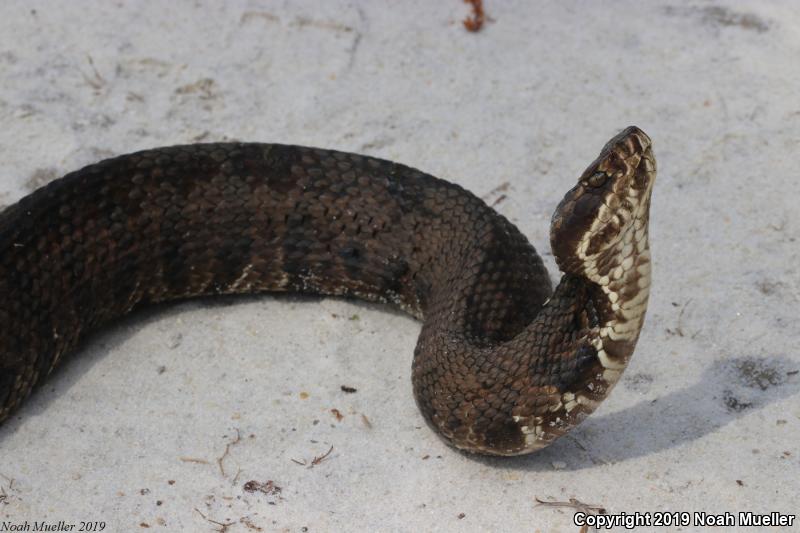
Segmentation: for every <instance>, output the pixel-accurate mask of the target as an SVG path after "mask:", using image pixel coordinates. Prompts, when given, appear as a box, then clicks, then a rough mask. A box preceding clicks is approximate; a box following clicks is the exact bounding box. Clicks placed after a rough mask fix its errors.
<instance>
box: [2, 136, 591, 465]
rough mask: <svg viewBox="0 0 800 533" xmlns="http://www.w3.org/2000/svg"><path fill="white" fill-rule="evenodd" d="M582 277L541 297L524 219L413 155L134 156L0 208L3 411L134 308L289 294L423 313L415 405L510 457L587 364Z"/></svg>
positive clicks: (261, 152)
mask: <svg viewBox="0 0 800 533" xmlns="http://www.w3.org/2000/svg"><path fill="white" fill-rule="evenodd" d="M587 287H588V285H587V282H586V281H585V280H581V279H579V278H574V279H573V280H572V281H570V282H569V283H562V284H561V286H559V289H558V290H557V292H556V294H555V295H554V297H553V301H552V302H551V304H550V305H548V306H547V307H545V308H543V307H542V306H543V303H544V302H545V300H546V299H547V298H548V297H549V296H550V295H551V284H550V280H549V277H548V274H547V272H546V271H545V269H544V267H543V265H542V262H541V260H540V258H539V256H538V255H537V254H536V251H535V250H534V248H533V247H532V246H531V245H530V244H529V243H528V241H527V240H526V239H525V238H524V237H523V236H522V235H521V234H520V233H519V231H518V230H517V229H516V228H515V227H514V226H513V225H512V224H511V223H510V222H508V221H507V220H506V219H505V218H503V217H502V216H500V215H498V214H497V213H496V212H494V211H493V210H492V209H491V208H489V207H487V206H486V204H484V203H483V202H482V201H481V200H479V199H478V198H476V197H475V196H474V195H472V194H471V193H469V192H467V191H465V190H464V189H462V188H461V187H459V186H457V185H454V184H451V183H448V182H445V181H442V180H439V179H437V178H434V177H432V176H429V175H427V174H423V173H421V172H419V171H417V170H414V169H412V168H409V167H405V166H402V165H398V164H395V163H391V162H388V161H383V160H379V159H374V158H370V157H364V156H360V155H355V154H348V153H342V152H335V151H328V150H319V149H312V148H303V147H297V146H283V145H274V144H273V145H270V144H238V143H236V144H233V143H232V144H206V145H191V146H175V147H169V148H159V149H155V150H148V151H143V152H138V153H135V154H129V155H125V156H121V157H117V158H114V159H110V160H107V161H103V162H100V163H98V164H95V165H91V166H88V167H86V168H84V169H82V170H79V171H77V172H73V173H71V174H68V175H66V176H65V177H64V178H62V179H60V180H57V181H55V182H53V183H51V184H49V185H47V186H46V187H44V188H42V189H40V190H38V191H36V192H34V193H33V194H31V195H30V196H28V197H26V198H23V199H22V200H20V202H19V203H17V204H16V205H13V206H11V207H9V208H8V209H6V210H5V211H4V212H2V213H0V323H2V324H3V327H2V329H0V421H2V420H4V419H5V418H7V417H8V416H9V415H10V414H11V413H12V412H13V411H14V410H15V409H16V408H17V407H18V406H19V404H20V403H21V402H22V400H24V398H25V397H26V396H27V395H28V394H29V393H30V391H31V389H32V387H33V386H35V385H36V384H38V383H40V382H41V381H42V379H43V378H44V377H45V376H47V375H48V374H49V373H50V372H51V371H52V369H53V368H54V367H55V365H56V364H57V363H58V362H59V361H60V360H62V359H63V356H64V355H66V354H68V353H69V352H71V351H73V350H74V349H75V347H76V346H77V345H78V344H79V343H80V342H81V341H82V340H83V339H85V338H86V337H87V336H88V335H89V334H90V333H91V332H92V331H95V330H97V329H98V328H100V327H101V326H103V325H104V324H106V323H107V322H109V321H111V320H113V319H115V318H117V317H119V316H121V315H124V314H125V313H127V312H129V311H130V310H131V309H133V308H134V307H138V306H141V305H144V304H147V303H149V302H161V301H166V300H175V299H181V298H187V297H192V296H198V295H210V294H224V293H253V292H264V291H294V292H305V293H314V294H327V295H342V296H354V297H358V298H362V299H366V300H372V301H383V302H389V303H392V304H395V305H398V306H399V307H401V308H402V309H404V310H406V311H407V312H409V313H411V314H413V315H415V316H417V317H418V318H421V319H422V320H423V327H422V332H421V334H420V338H419V341H418V344H417V348H416V351H415V358H414V366H413V383H414V392H415V395H416V398H417V402H418V404H419V406H420V408H421V410H422V412H423V414H424V416H425V418H426V419H427V420H428V421H429V422H430V423H431V424H432V425H433V426H434V427H435V428H436V429H437V430H438V431H439V432H440V433H441V434H442V435H443V436H444V437H445V438H446V439H447V440H448V441H449V442H451V443H452V444H454V445H456V446H458V447H460V448H464V449H468V450H471V451H479V452H485V453H501V454H509V453H519V452H521V451H525V450H527V449H526V448H525V443H524V436H523V435H522V433H521V431H520V427H519V425H518V424H517V423H516V421H515V420H514V419H513V416H515V415H525V416H530V415H535V414H543V415H546V414H547V412H548V407H549V406H550V405H552V399H553V398H555V397H558V396H559V395H560V394H561V393H562V392H564V391H566V390H568V389H570V387H573V388H574V387H575V386H576V384H577V383H579V382H581V380H583V378H584V374H585V373H586V372H588V371H591V372H595V370H596V369H594V368H593V367H595V366H597V365H598V363H597V357H596V354H595V353H593V352H592V349H591V348H587V347H586V346H584V345H583V344H585V332H586V331H588V330H589V329H591V328H592V327H595V326H596V325H597V321H598V318H597V312H596V310H595V308H594V307H592V306H590V305H587V303H586V300H587V297H588V296H587V290H589V288H587ZM587 375H588V374H587ZM581 386H582V385H581Z"/></svg>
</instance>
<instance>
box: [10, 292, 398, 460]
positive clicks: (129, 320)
mask: <svg viewBox="0 0 800 533" xmlns="http://www.w3.org/2000/svg"><path fill="white" fill-rule="evenodd" d="M326 298H330V297H326V296H320V295H312V294H299V293H279V292H278V293H265V294H232V295H216V296H205V297H198V298H189V299H185V300H178V301H173V302H164V303H157V304H149V305H145V306H142V307H141V308H137V309H134V310H133V311H132V312H130V313H129V314H127V315H125V316H123V317H120V318H118V319H115V320H112V321H111V322H110V323H109V324H108V325H106V326H103V327H101V328H100V329H99V330H98V331H96V332H93V333H90V334H89V335H88V336H87V338H85V339H83V340H82V341H81V342H80V343H79V346H78V347H77V350H75V351H74V352H72V353H70V354H68V355H67V356H65V358H64V360H63V361H62V362H61V364H59V365H58V366H57V367H56V368H55V369H54V370H53V372H52V373H51V374H50V375H49V376H47V377H46V378H45V379H44V380H43V381H42V382H41V383H40V384H39V385H38V386H36V387H35V388H34V390H33V392H32V394H31V395H30V396H29V397H28V398H27V399H26V400H25V401H24V403H23V405H22V406H20V408H19V409H18V410H17V411H16V412H15V413H14V414H12V415H11V417H9V418H8V419H7V420H6V421H5V422H3V423H2V424H0V449H2V445H3V443H4V442H5V440H6V439H7V438H8V437H9V436H10V435H12V434H14V433H16V432H18V431H20V430H21V429H22V428H23V427H24V426H25V424H26V421H27V420H30V419H32V418H35V417H49V419H51V420H52V425H53V431H54V432H57V431H58V426H59V425H60V424H68V422H64V421H61V420H57V419H56V418H55V417H54V416H53V414H52V412H49V406H50V405H51V404H52V403H53V402H55V401H56V400H58V399H59V398H60V397H62V396H64V395H66V394H69V393H70V392H71V391H72V392H74V391H75V390H78V389H77V387H82V386H85V385H84V384H83V383H82V381H81V380H82V377H83V376H84V375H85V374H87V373H88V372H89V371H90V370H91V368H92V367H93V366H94V365H96V364H97V363H99V362H100V361H101V360H103V359H104V358H105V357H107V356H110V355H112V354H114V353H115V352H117V351H119V347H120V346H122V345H124V344H126V343H127V342H128V340H129V339H130V338H131V337H132V336H134V335H136V334H138V333H139V332H140V331H141V330H142V329H144V328H145V327H147V326H149V325H151V324H154V323H157V322H160V321H167V320H168V319H174V318H176V317H178V316H180V315H181V314H183V313H186V312H187V311H190V310H193V309H197V308H224V307H229V306H233V305H240V304H244V303H255V302H266V301H278V302H284V303H298V304H306V303H319V302H321V301H323V300H324V299H326ZM343 300H344V301H350V302H352V301H355V300H347V299H343ZM359 304H360V305H361V306H363V307H366V308H367V309H370V310H380V311H382V312H384V313H390V314H394V315H397V316H404V317H405V316H407V315H405V314H404V313H403V312H402V311H399V310H397V309H394V308H392V307H390V306H388V305H385V304H381V303H373V302H361V301H359ZM276 312H277V311H276ZM220 335H224V333H220ZM163 351H164V353H165V354H168V352H169V348H168V347H167V346H164V347H163ZM136 355H137V354H136V353H129V354H128V357H129V358H130V357H136ZM154 370H155V369H154V368H142V369H141V372H148V371H154ZM120 394H133V392H131V391H121V392H120ZM73 423H74V420H73ZM87 423H91V418H90V417H87Z"/></svg>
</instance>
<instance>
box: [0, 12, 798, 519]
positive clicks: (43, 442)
mask: <svg viewBox="0 0 800 533" xmlns="http://www.w3.org/2000/svg"><path fill="white" fill-rule="evenodd" d="M674 3H675V4H676V6H675V7H668V6H667V5H666V4H663V5H657V4H658V3H656V2H637V1H630V2H616V3H613V4H611V3H609V4H608V5H601V3H599V2H598V3H595V2H592V3H590V2H580V3H574V4H570V3H567V2H563V3H562V2H551V3H545V2H542V3H538V5H536V6H533V5H532V4H531V3H530V2H525V1H522V0H519V1H514V2H512V1H507V0H503V1H500V0H491V1H488V4H487V7H486V9H487V11H488V13H489V15H490V16H491V17H492V18H493V19H494V22H492V23H490V24H489V25H488V26H487V27H486V28H485V31H483V32H481V33H479V34H471V33H468V32H466V31H465V30H464V29H463V28H462V26H461V24H460V19H461V18H463V17H464V16H465V15H466V13H467V11H468V8H467V6H466V5H464V4H462V3H461V2H460V1H458V0H450V1H442V2H426V1H422V0H419V1H416V2H413V3H412V2H403V3H402V4H399V3H398V5H394V6H393V7H380V6H381V5H383V3H379V2H368V1H366V0H364V1H362V2H357V3H355V2H332V1H327V0H326V1H323V0H317V1H311V0H309V1H305V2H291V3H289V2H277V1H275V2H266V1H262V2H257V1H250V2H247V1H236V2H225V3H224V4H223V3H221V2H217V3H212V2H188V1H185V2H170V3H169V4H168V3H166V2H152V3H148V4H146V5H145V4H144V3H140V2H130V3H129V5H127V6H119V5H118V4H120V2H114V3H112V2H102V1H97V0H95V1H84V2H44V1H40V2H28V1H5V2H2V3H0V124H2V127H0V160H2V161H3V165H4V166H3V174H2V177H1V178H0V204H8V203H11V202H13V201H15V200H17V199H18V198H20V197H21V196H22V195H24V194H26V193H28V192H30V191H31V190H32V189H33V188H35V187H36V186H39V185H41V184H42V183H45V182H47V181H49V180H50V179H52V178H53V177H56V176H58V175H61V174H63V173H64V172H66V171H68V170H71V169H75V168H78V167H80V166H83V165H84V164H87V163H90V162H92V161H94V160H97V159H99V158H102V157H106V156H108V155H111V154H117V153H124V152H129V151H133V150H136V149H141V148H146V147H152V146H158V145H166V144H176V143H184V142H192V141H195V140H198V139H201V140H204V141H211V140H224V139H240V140H254V141H276V142H285V143H298V144H308V145H317V146H323V147H330V148H338V149H343V150H349V151H356V152H363V153H368V154H371V155H376V156H380V157H385V158H389V159H393V160H397V161H400V162H403V163H406V164H409V165H412V166H415V167H418V168H420V169H424V170H426V171H428V172H431V173H433V174H435V175H438V176H440V177H443V178H447V179H450V180H452V181H454V182H457V183H460V184H461V185H463V186H465V187H467V188H468V189H470V190H472V191H474V192H475V193H477V194H478V195H484V194H488V196H487V198H488V201H489V202H494V201H496V200H498V199H499V198H500V194H504V195H505V199H504V200H503V201H501V202H500V203H499V204H498V205H497V209H498V210H499V211H500V212H502V213H503V214H505V215H506V216H507V217H509V218H510V219H511V220H512V221H514V222H515V223H516V224H518V225H519V227H520V228H521V230H522V231H523V233H525V234H526V235H528V236H529V238H530V239H531V241H532V242H533V243H534V245H535V246H536V247H537V248H538V249H539V250H541V251H542V252H544V253H548V254H549V245H548V241H547V238H548V224H549V218H550V215H551V213H552V210H553V208H554V207H555V205H556V203H557V202H558V201H559V200H560V198H561V196H562V195H563V193H564V192H565V191H566V190H567V189H568V188H569V187H571V185H572V183H573V182H574V180H575V178H576V177H577V175H578V174H579V173H580V172H581V171H582V170H583V168H584V167H585V166H586V165H587V164H588V163H589V162H590V161H591V160H592V159H593V158H594V157H595V156H596V154H597V152H598V151H599V149H600V148H601V147H602V145H603V144H604V143H605V141H606V140H607V139H608V138H609V137H610V136H611V135H613V134H614V133H615V132H617V131H618V130H619V129H621V128H623V127H625V126H627V125H629V124H636V125H638V126H640V127H642V128H643V129H644V130H645V131H647V132H648V133H649V134H650V136H651V137H652V138H653V140H654V143H655V150H656V156H657V158H658V161H659V169H660V174H659V180H658V183H657V185H656V190H655V195H654V205H653V213H652V231H651V234H652V235H651V238H652V247H653V253H654V285H653V292H652V295H651V304H650V311H649V316H648V320H647V323H646V327H645V331H644V333H643V335H642V337H641V340H640V344H639V348H638V350H637V354H636V356H635V357H634V359H633V361H632V363H631V365H630V368H629V369H628V371H627V373H626V375H625V378H624V380H623V381H622V382H621V384H620V385H619V386H618V387H617V389H616V390H615V391H614V393H613V394H612V395H611V397H610V398H609V400H608V401H606V402H605V403H604V404H603V405H602V407H601V408H600V409H599V411H598V412H597V413H596V414H595V415H593V416H592V417H590V418H589V419H588V420H587V421H586V422H585V423H584V424H583V425H582V426H580V427H579V428H578V429H577V430H576V431H574V432H573V433H572V434H571V435H570V436H569V437H568V438H564V439H562V440H561V441H559V442H557V443H556V444H555V445H553V446H552V447H550V448H549V449H546V450H544V451H543V452H541V453H538V454H536V455H534V456H529V457H524V458H518V459H512V460H486V459H474V458H471V457H467V456H465V455H462V454H460V453H457V452H455V451H453V450H451V449H450V448H448V447H447V446H445V445H444V444H443V443H442V442H441V441H440V440H439V439H438V438H437V437H436V436H435V435H434V433H433V432H432V431H431V430H429V429H428V428H427V426H426V425H425V423H424V421H423V419H422V417H421V415H420V413H419V412H418V410H417V408H416V406H415V404H414V400H413V397H412V394H411V386H410V365H411V355H412V352H413V348H414V343H415V340H416V335H417V333H418V331H419V325H418V324H417V323H416V322H414V321H413V320H411V319H409V318H406V317H404V316H402V315H399V314H397V313H392V312H385V311H383V310H382V309H381V308H379V307H374V306H365V305H361V304H358V303H350V302H344V301H340V300H334V299H325V300H313V299H312V300H306V299H296V298H286V297H283V298H271V297H263V298H252V299H244V300H238V301H231V300H224V301H223V302H222V303H219V304H217V303H213V302H202V303H198V302H190V303H185V304H182V305H177V306H171V307H166V308H160V309H158V310H155V311H152V312H146V313H140V314H137V315H136V316H134V317H132V318H130V319H128V320H125V321H123V322H122V323H120V324H119V325H118V326H117V327H115V328H113V329H112V330H110V331H107V332H105V333H103V334H101V335H98V336H95V337H94V338H93V340H92V341H91V342H90V343H89V345H88V346H87V347H86V348H85V349H84V350H83V351H82V353H81V354H80V356H79V357H75V358H74V359H73V360H71V361H70V362H69V363H68V364H67V365H65V366H64V367H63V368H62V371H60V372H58V373H57V375H56V376H54V377H53V379H51V380H49V382H48V384H47V385H46V386H45V387H44V388H43V389H41V390H39V391H38V393H37V394H35V396H34V397H33V398H32V399H31V401H30V402H29V403H28V404H27V405H26V406H25V408H23V409H22V410H21V411H20V412H19V416H16V417H14V418H13V419H12V420H11V421H10V422H8V423H6V424H5V425H4V426H3V427H2V428H0V474H2V476H3V477H0V489H2V491H4V492H0V521H10V522H11V523H23V522H25V521H26V520H27V521H40V520H47V521H53V522H56V521H58V520H64V521H66V523H67V524H70V523H72V524H79V522H80V521H82V520H89V521H105V522H106V523H107V524H108V525H107V528H106V531H138V530H145V529H147V527H148V526H149V529H151V530H153V529H154V530H163V531H212V530H213V529H215V528H216V529H219V526H215V525H214V524H213V523H210V522H208V521H206V520H205V519H204V518H203V517H202V516H201V514H200V513H202V514H203V515H205V516H206V517H207V518H208V519H210V520H216V521H217V522H220V523H229V522H231V523H233V525H231V526H230V527H228V531H230V532H240V531H241V532H244V531H257V530H258V529H257V528H262V529H261V530H263V531H292V532H294V531H306V530H305V529H302V528H307V531H311V532H318V531H541V532H559V531H564V532H575V531H577V530H578V527H576V526H575V525H573V524H572V522H571V520H572V510H570V509H550V508H544V507H536V505H535V501H534V497H539V498H541V499H553V500H559V501H565V500H568V499H569V498H577V499H579V500H581V501H583V502H587V503H596V504H600V505H602V506H603V507H605V508H606V509H607V510H608V512H612V513H619V512H623V511H625V512H628V513H632V512H635V511H639V512H646V511H650V512H653V511H706V512H712V513H722V512H725V511H729V512H738V511H748V510H749V511H757V512H768V511H783V512H797V499H796V497H797V494H798V493H800V481H798V475H797V474H798V471H800V469H798V466H799V465H798V461H799V459H798V457H800V449H798V447H797V442H798V441H800V402H798V391H799V390H800V375H796V374H794V375H793V374H790V373H791V372H793V371H794V372H796V371H797V370H800V354H799V353H798V346H799V345H800V325H798V320H797V315H798V313H797V311H798V303H800V302H799V300H800V276H799V275H798V266H797V265H798V263H799V262H800V254H799V253H798V250H800V240H799V239H800V215H798V198H800V185H798V181H799V180H800V175H799V174H798V155H800V97H799V96H798V94H799V93H798V87H800V59H798V58H800V33H798V31H797V28H798V27H800V8H798V7H797V3H796V2H792V1H790V0H786V1H785V2H777V1H776V2H759V1H755V0H749V1H741V2H723V3H722V4H719V5H717V4H711V3H707V2H698V3H697V4H696V7H690V5H692V4H688V3H681V2H674ZM389 4H390V3H387V4H386V5H387V6H388V5H389ZM506 182H507V183H508V184H509V185H508V190H506V191H505V192H503V193H497V192H495V193H490V191H492V190H493V189H494V188H495V187H497V186H499V185H502V184H504V183H506ZM546 260H547V263H548V266H550V267H553V262H552V258H551V257H550V256H549V255H548V256H546ZM552 271H553V273H554V276H555V270H552ZM231 304H235V305H231ZM0 327H1V326H0ZM341 385H349V386H352V387H355V388H357V389H358V392H356V393H352V394H346V393H344V392H342V391H341V390H340V386H341ZM331 409H338V410H339V411H340V412H341V414H342V415H343V418H342V419H341V420H340V421H337V419H336V418H335V417H334V416H333V414H332V413H331ZM362 415H363V416H366V417H368V420H369V421H370V422H371V427H367V425H366V424H365V422H364V419H363V417H362ZM237 434H238V435H240V436H241V440H240V441H239V442H237V443H235V444H230V443H232V442H234V441H235V437H236V435H237ZM228 444H230V446H229V447H228ZM331 446H333V451H332V452H331V453H330V455H329V456H328V457H327V458H326V459H324V460H323V461H322V462H320V463H319V464H318V465H316V466H314V467H313V468H309V467H303V466H301V465H298V464H296V463H295V462H293V459H294V460H298V461H303V460H304V461H306V462H308V461H310V460H311V459H313V458H314V456H319V455H322V454H324V453H325V452H326V451H327V450H328V449H329V448H330V447H331ZM226 447H228V454H227V455H226V456H225V457H224V460H223V461H222V466H223V469H221V468H220V466H219V465H218V463H217V459H218V458H220V457H221V456H223V454H224V452H225V450H226ZM11 479H13V483H12V482H11ZM251 480H255V481H257V482H260V483H266V482H267V481H270V480H271V481H273V483H274V484H277V485H278V486H280V487H281V488H282V492H281V494H280V497H278V496H276V495H274V494H273V495H270V494H266V493H265V492H270V491H269V487H264V491H265V492H259V491H257V492H254V493H250V492H246V491H245V490H244V485H245V483H246V482H248V481H251ZM273 504H274V505H273ZM461 513H463V517H462V518H459V516H460V515H461ZM0 523H2V522H0ZM673 530H676V529H673ZM683 530H684V531H693V530H696V528H693V527H686V528H683ZM728 530H730V529H728ZM637 531H667V529H654V528H650V529H648V528H641V529H637ZM769 531H777V529H771V530H769Z"/></svg>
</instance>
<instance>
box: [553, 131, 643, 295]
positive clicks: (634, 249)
mask: <svg viewBox="0 0 800 533" xmlns="http://www.w3.org/2000/svg"><path fill="white" fill-rule="evenodd" d="M655 176H656V163H655V158H654V157H653V153H652V150H651V141H650V137H648V136H647V134H645V133H644V132H643V131H642V130H640V129H639V128H637V127H636V126H630V127H628V128H626V129H625V130H623V131H622V132H620V133H619V134H618V135H616V136H615V137H614V138H612V139H611V140H610V141H609V142H608V143H607V144H606V145H605V147H603V150H602V151H601V152H600V155H599V156H598V157H597V159H595V160H594V161H593V162H592V164H591V165H589V167H588V168H587V169H586V170H585V171H584V172H583V174H581V177H580V178H579V179H578V183H577V184H576V185H575V187H573V188H572V189H571V190H570V191H569V192H568V193H567V194H566V196H564V199H563V200H561V203H560V204H559V205H558V207H557V208H556V211H555V213H554V214H553V220H552V223H551V226H550V245H551V247H552V249H553V255H554V256H555V259H556V262H557V263H558V266H559V268H560V269H561V270H562V271H563V272H564V273H566V274H572V275H576V276H580V277H586V278H589V279H590V280H591V281H593V282H595V283H597V284H599V285H601V286H602V285H606V284H608V282H609V276H612V277H613V273H614V271H615V269H616V268H617V267H619V266H623V265H626V266H628V265H627V264H628V263H630V262H632V261H635V258H636V256H637V255H640V254H641V253H642V252H644V251H646V250H647V249H648V244H647V223H648V220H649V217H650V194H651V192H652V190H653V182H654V181H655ZM628 258H633V259H632V260H628Z"/></svg>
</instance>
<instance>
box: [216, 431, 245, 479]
mask: <svg viewBox="0 0 800 533" xmlns="http://www.w3.org/2000/svg"><path fill="white" fill-rule="evenodd" d="M241 440H242V434H241V433H240V432H239V428H236V438H235V439H233V440H232V441H230V442H229V443H228V444H226V445H225V453H223V454H222V455H221V456H220V457H219V458H218V459H217V465H219V471H220V472H221V473H222V477H225V467H224V466H223V465H222V461H224V460H225V458H226V457H228V453H229V452H230V451H231V446H235V445H237V444H239V441H241Z"/></svg>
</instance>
